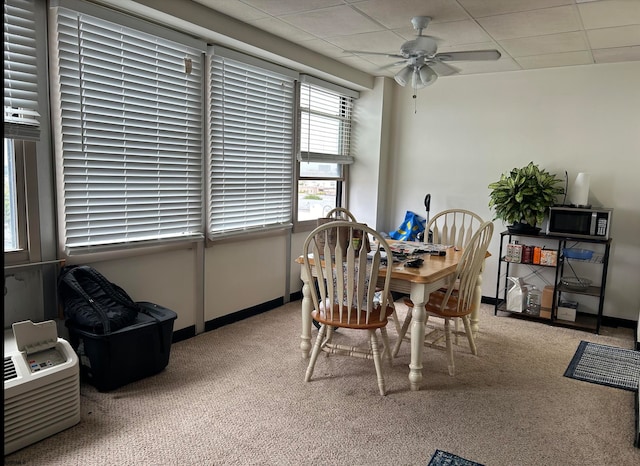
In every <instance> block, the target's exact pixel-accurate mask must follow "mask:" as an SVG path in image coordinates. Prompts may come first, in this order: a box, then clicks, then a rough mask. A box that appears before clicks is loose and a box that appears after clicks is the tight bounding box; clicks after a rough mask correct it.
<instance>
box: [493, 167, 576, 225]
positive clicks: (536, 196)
mask: <svg viewBox="0 0 640 466" xmlns="http://www.w3.org/2000/svg"><path fill="white" fill-rule="evenodd" d="M560 182H562V179H560V178H556V176H555V175H552V174H551V173H549V172H548V171H546V170H540V168H539V167H538V166H537V165H534V163H533V162H529V165H527V166H525V167H522V168H514V169H512V170H511V172H509V173H503V174H502V175H501V176H500V179H499V180H498V181H496V182H495V183H491V184H490V185H489V189H490V190H491V193H490V194H489V208H493V209H494V210H495V218H494V220H496V219H501V220H503V221H504V222H505V223H506V224H507V228H508V229H509V231H510V232H512V233H517V232H519V233H532V232H538V231H540V228H539V225H541V224H542V221H543V220H544V216H545V214H546V213H547V212H548V210H549V207H551V206H552V205H554V204H555V203H556V198H557V196H559V195H560V194H563V193H564V188H562V187H561V186H558V183H560Z"/></svg>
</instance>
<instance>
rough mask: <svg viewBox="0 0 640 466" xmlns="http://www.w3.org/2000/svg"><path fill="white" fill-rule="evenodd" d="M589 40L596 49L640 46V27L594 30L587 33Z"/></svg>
mask: <svg viewBox="0 0 640 466" xmlns="http://www.w3.org/2000/svg"><path fill="white" fill-rule="evenodd" d="M587 38H588V39H589V43H590V44H591V47H592V48H594V49H608V48H612V47H629V46H632V45H640V25H633V26H621V27H617V28H604V29H592V30H589V31H587Z"/></svg>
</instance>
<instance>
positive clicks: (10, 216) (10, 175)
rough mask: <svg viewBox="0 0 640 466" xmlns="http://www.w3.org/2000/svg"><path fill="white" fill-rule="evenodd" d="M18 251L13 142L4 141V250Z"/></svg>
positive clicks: (9, 140)
mask: <svg viewBox="0 0 640 466" xmlns="http://www.w3.org/2000/svg"><path fill="white" fill-rule="evenodd" d="M17 249H18V206H17V193H16V167H15V151H14V144H13V140H11V139H6V138H5V139H4V250H5V252H7V251H16V250H17Z"/></svg>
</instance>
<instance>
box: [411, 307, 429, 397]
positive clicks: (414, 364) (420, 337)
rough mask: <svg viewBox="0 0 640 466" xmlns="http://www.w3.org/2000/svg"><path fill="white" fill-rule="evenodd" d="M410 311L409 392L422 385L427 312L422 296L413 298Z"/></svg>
mask: <svg viewBox="0 0 640 466" xmlns="http://www.w3.org/2000/svg"><path fill="white" fill-rule="evenodd" d="M411 301H413V310H412V311H411V363H410V364H409V384H410V386H411V390H414V391H416V390H420V385H422V351H423V349H424V348H423V347H424V328H425V318H426V316H427V312H426V311H425V309H424V302H425V297H424V296H416V297H414V295H413V294H411Z"/></svg>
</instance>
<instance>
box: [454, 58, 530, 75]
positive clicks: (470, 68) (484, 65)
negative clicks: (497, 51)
mask: <svg viewBox="0 0 640 466" xmlns="http://www.w3.org/2000/svg"><path fill="white" fill-rule="evenodd" d="M450 63H451V65H453V66H455V67H456V68H458V70H460V74H477V73H497V72H500V71H519V70H521V69H522V67H521V66H520V65H519V64H518V63H517V62H516V61H514V60H513V59H512V58H508V57H504V56H503V57H502V58H500V60H498V61H464V62H463V61H459V62H450Z"/></svg>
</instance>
